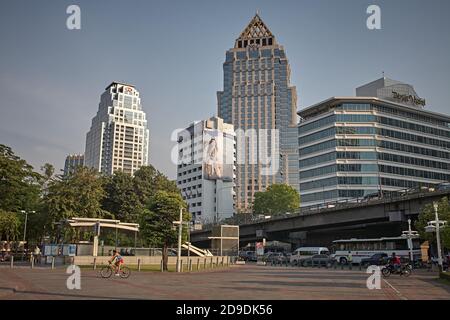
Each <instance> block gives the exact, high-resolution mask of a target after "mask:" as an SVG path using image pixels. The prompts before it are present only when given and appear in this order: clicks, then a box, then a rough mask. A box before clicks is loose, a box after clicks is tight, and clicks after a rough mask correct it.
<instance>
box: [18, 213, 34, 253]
mask: <svg viewBox="0 0 450 320" xmlns="http://www.w3.org/2000/svg"><path fill="white" fill-rule="evenodd" d="M20 212H21V213H24V214H25V224H24V227H23V246H24V251H23V253H24V255H25V241H26V235H27V222H28V213H35V212H36V211H30V212H28V211H25V210H20ZM24 255H22V260H23V258H24Z"/></svg>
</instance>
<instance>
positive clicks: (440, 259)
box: [433, 202, 442, 270]
mask: <svg viewBox="0 0 450 320" xmlns="http://www.w3.org/2000/svg"><path fill="white" fill-rule="evenodd" d="M433 207H434V216H435V219H436V241H437V250H438V265H439V269H440V270H442V253H441V235H440V233H439V223H440V221H439V215H438V204H437V203H436V202H435V203H433Z"/></svg>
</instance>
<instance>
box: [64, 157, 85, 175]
mask: <svg viewBox="0 0 450 320" xmlns="http://www.w3.org/2000/svg"><path fill="white" fill-rule="evenodd" d="M79 166H84V154H69V155H68V156H67V157H66V161H65V163H64V176H66V177H67V176H68V175H69V174H71V173H73V172H74V170H75V169H76V168H77V167H79Z"/></svg>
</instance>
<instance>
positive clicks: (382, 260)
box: [361, 253, 388, 266]
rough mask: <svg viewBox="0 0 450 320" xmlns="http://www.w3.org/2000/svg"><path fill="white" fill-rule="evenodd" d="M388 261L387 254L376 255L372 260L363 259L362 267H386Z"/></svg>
mask: <svg viewBox="0 0 450 320" xmlns="http://www.w3.org/2000/svg"><path fill="white" fill-rule="evenodd" d="M387 260H388V254H387V253H375V254H374V255H372V256H371V257H370V258H363V259H361V265H363V266H381V265H385V264H386V262H387Z"/></svg>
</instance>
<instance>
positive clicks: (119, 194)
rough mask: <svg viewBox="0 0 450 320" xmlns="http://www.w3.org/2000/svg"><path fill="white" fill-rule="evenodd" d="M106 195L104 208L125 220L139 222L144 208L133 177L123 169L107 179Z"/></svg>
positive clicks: (117, 217)
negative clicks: (139, 216) (140, 213)
mask: <svg viewBox="0 0 450 320" xmlns="http://www.w3.org/2000/svg"><path fill="white" fill-rule="evenodd" d="M105 191H106V197H105V198H104V201H103V208H104V209H105V210H106V211H108V212H110V213H111V214H113V215H114V217H115V218H116V219H118V220H121V221H124V222H137V219H138V215H139V212H141V211H142V210H143V207H144V206H143V204H142V203H141V202H140V199H139V196H138V194H137V193H136V192H135V186H134V180H133V177H132V176H130V175H129V174H127V173H123V172H121V171H118V172H115V173H114V175H113V176H112V177H110V178H108V179H107V182H106V184H105Z"/></svg>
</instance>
